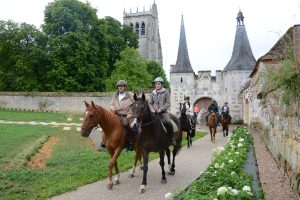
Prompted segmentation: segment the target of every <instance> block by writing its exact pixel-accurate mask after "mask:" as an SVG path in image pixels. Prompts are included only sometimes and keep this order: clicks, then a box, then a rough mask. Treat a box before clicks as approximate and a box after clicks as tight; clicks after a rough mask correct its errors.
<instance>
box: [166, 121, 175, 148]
mask: <svg viewBox="0 0 300 200" xmlns="http://www.w3.org/2000/svg"><path fill="white" fill-rule="evenodd" d="M166 128H167V132H168V135H169V138H170V144H171V145H176V140H175V134H174V130H173V125H172V123H166Z"/></svg>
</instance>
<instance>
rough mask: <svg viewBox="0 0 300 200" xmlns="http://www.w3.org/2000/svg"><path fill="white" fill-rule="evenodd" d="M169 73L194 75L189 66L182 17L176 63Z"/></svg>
mask: <svg viewBox="0 0 300 200" xmlns="http://www.w3.org/2000/svg"><path fill="white" fill-rule="evenodd" d="M170 72H171V73H190V72H192V73H194V74H195V72H194V70H193V68H192V66H191V62H190V59H189V52H188V48H187V42H186V36H185V28H184V23H183V15H182V16H181V27H180V38H179V47H178V54H177V61H176V64H175V66H174V67H173V68H172V69H171V71H170Z"/></svg>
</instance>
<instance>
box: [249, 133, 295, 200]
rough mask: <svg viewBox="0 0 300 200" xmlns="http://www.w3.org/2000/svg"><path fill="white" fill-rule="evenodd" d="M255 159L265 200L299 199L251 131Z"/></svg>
mask: <svg viewBox="0 0 300 200" xmlns="http://www.w3.org/2000/svg"><path fill="white" fill-rule="evenodd" d="M251 133H252V135H253V140H254V149H255V155H256V159H257V164H258V169H259V177H260V182H261V185H262V188H263V190H264V193H265V198H266V200H297V199H299V198H298V197H297V195H296V194H295V192H294V191H293V190H292V188H291V186H290V185H289V181H288V179H287V178H286V177H285V176H283V175H282V174H281V172H280V171H279V169H278V167H277V165H276V162H275V160H274V158H273V156H272V154H271V153H270V152H269V150H268V149H267V147H266V144H265V142H264V141H263V139H262V137H261V136H260V135H259V133H258V132H257V131H253V130H251Z"/></svg>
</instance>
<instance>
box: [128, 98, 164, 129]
mask: <svg viewBox="0 0 300 200" xmlns="http://www.w3.org/2000/svg"><path fill="white" fill-rule="evenodd" d="M138 102H139V103H142V104H143V106H144V112H143V113H144V114H143V116H142V117H139V116H137V115H132V117H131V118H137V119H138V120H139V121H140V122H139V123H137V127H142V126H148V125H150V124H152V123H153V122H154V121H155V120H156V119H157V118H158V116H159V113H155V117H154V119H153V120H152V121H150V122H147V123H143V121H144V120H145V119H146V116H147V114H148V113H149V110H148V104H147V103H146V102H143V101H138ZM135 104H137V102H135Z"/></svg>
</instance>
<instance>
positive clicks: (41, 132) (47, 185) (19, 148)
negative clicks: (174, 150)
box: [0, 110, 204, 199]
mask: <svg viewBox="0 0 300 200" xmlns="http://www.w3.org/2000/svg"><path fill="white" fill-rule="evenodd" d="M5 112H8V113H9V115H10V117H6V118H5V119H6V120H12V119H16V118H18V119H19V120H24V119H25V118H26V119H27V120H28V121H32V120H36V121H47V117H48V116H49V117H50V118H51V120H50V121H59V120H63V119H64V116H67V114H61V113H34V112H29V113H27V112H21V111H3V110H1V111H0V120H3V116H4V113H5ZM14 115H18V116H16V117H14ZM20 116H22V117H20ZM56 116H57V118H56ZM0 130H1V133H0V171H1V173H0V199H46V198H48V197H51V196H54V195H58V194H61V193H64V192H67V191H70V190H73V189H75V188H77V187H79V186H82V185H85V184H87V183H91V182H95V181H98V180H101V179H105V178H107V173H108V169H107V168H108V167H107V166H108V160H109V159H110V157H109V155H108V154H107V152H97V151H94V150H93V148H92V145H91V142H90V140H89V139H87V138H83V137H81V135H80V134H79V132H77V131H75V130H71V131H63V130H61V128H54V127H49V126H41V125H35V126H33V125H16V124H0ZM203 135H204V134H203V133H200V132H197V133H196V136H195V137H194V138H193V140H196V139H198V138H199V137H202V136H203ZM49 136H51V137H56V138H57V139H58V142H57V144H56V146H55V148H54V150H53V153H52V156H51V157H50V159H49V160H48V161H47V163H46V167H45V168H43V169H30V168H29V167H28V166H27V162H26V161H27V160H26V159H30V156H31V155H33V154H34V153H35V152H36V151H37V149H36V146H37V144H39V142H37V141H42V140H43V138H46V139H47V137H49ZM185 143H186V140H185V138H184V139H183V144H185ZM157 157H158V156H157V154H154V153H153V154H151V158H152V159H154V158H157ZM133 158H134V153H133V152H127V151H125V150H124V151H123V152H122V153H121V156H120V157H119V158H118V165H119V169H120V170H121V171H126V170H128V169H129V168H131V166H132V164H133ZM24 161H25V162H24ZM158 167H159V166H158Z"/></svg>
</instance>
